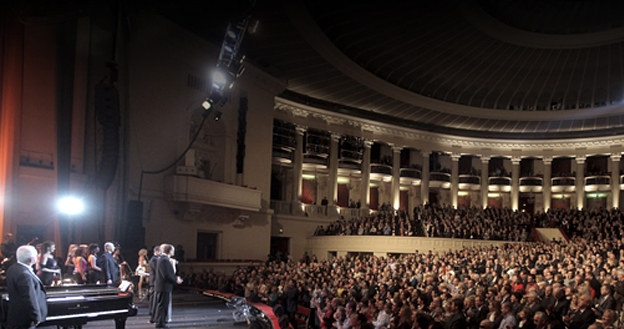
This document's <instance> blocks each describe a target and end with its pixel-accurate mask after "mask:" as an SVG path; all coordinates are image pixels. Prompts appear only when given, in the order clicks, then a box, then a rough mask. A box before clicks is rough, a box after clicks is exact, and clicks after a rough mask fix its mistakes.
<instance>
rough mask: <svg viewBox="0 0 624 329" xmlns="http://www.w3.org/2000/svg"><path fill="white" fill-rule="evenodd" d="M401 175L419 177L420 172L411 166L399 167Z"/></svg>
mask: <svg viewBox="0 0 624 329" xmlns="http://www.w3.org/2000/svg"><path fill="white" fill-rule="evenodd" d="M401 177H402V178H403V177H405V178H416V179H421V178H422V177H421V172H420V170H418V169H413V168H401Z"/></svg>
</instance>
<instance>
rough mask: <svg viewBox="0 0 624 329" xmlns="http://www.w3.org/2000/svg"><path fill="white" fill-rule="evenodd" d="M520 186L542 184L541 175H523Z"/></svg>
mask: <svg viewBox="0 0 624 329" xmlns="http://www.w3.org/2000/svg"><path fill="white" fill-rule="evenodd" d="M520 186H542V179H541V178H540V177H522V178H520Z"/></svg>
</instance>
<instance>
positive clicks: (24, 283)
mask: <svg viewBox="0 0 624 329" xmlns="http://www.w3.org/2000/svg"><path fill="white" fill-rule="evenodd" d="M7 290H8V292H9V311H8V314H7V325H8V326H9V328H11V327H16V328H28V327H30V326H34V325H35V324H36V323H40V322H43V321H45V318H46V316H47V315H48V304H47V303H46V293H45V288H44V286H43V283H42V282H41V280H39V278H38V277H37V276H36V275H35V274H34V273H33V272H32V271H31V270H30V269H28V268H27V266H26V265H24V264H20V263H16V264H13V265H11V267H9V269H8V271H7Z"/></svg>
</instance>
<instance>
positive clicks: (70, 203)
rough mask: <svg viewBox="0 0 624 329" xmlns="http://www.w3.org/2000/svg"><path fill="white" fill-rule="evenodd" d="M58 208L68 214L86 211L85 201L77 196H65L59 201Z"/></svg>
mask: <svg viewBox="0 0 624 329" xmlns="http://www.w3.org/2000/svg"><path fill="white" fill-rule="evenodd" d="M57 207H58V210H59V211H60V212H61V213H63V214H66V215H77V214H80V213H82V212H83V211H84V203H83V202H82V200H81V199H78V198H76V197H64V198H61V199H60V200H59V201H58V203H57Z"/></svg>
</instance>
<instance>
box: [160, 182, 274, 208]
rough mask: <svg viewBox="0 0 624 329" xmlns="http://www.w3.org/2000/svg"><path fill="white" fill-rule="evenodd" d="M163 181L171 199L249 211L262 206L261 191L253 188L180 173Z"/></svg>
mask: <svg viewBox="0 0 624 329" xmlns="http://www.w3.org/2000/svg"><path fill="white" fill-rule="evenodd" d="M165 182H166V191H167V192H168V193H169V194H170V196H171V199H172V201H177V202H190V203H199V204H207V205H212V206H219V207H225V208H233V209H241V210H250V211H259V210H260V209H261V208H262V192H261V191H259V190H257V189H254V188H248V187H243V186H237V185H232V184H225V183H220V182H215V181H211V180H207V179H202V178H197V177H192V176H181V175H173V176H169V177H167V178H166V180H165Z"/></svg>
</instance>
